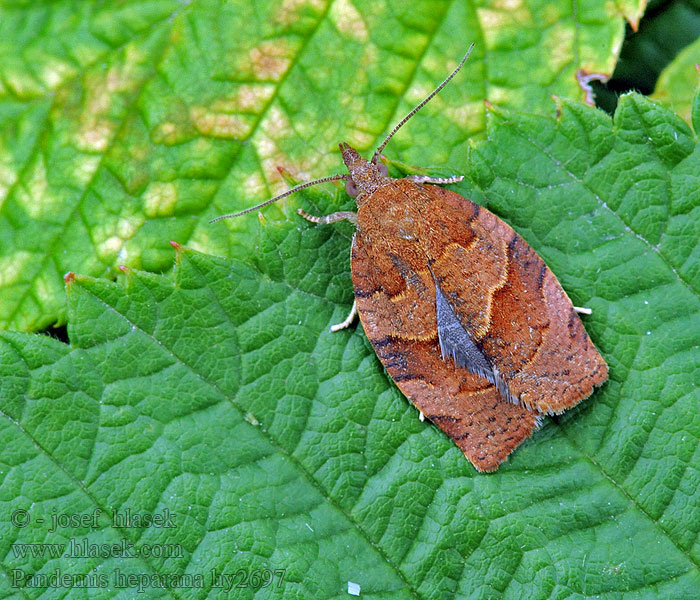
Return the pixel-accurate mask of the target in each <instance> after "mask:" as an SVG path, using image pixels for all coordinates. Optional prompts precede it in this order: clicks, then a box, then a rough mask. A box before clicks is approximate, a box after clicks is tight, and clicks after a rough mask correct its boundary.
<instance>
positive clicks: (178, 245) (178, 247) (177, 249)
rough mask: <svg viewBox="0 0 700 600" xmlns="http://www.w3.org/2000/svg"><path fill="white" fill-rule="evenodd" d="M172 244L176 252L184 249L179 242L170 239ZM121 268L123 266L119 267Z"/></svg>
mask: <svg viewBox="0 0 700 600" xmlns="http://www.w3.org/2000/svg"><path fill="white" fill-rule="evenodd" d="M170 245H171V246H172V247H173V248H175V251H176V252H180V250H182V246H181V245H180V244H178V243H177V242H174V241H173V240H170ZM119 268H120V269H121V267H119Z"/></svg>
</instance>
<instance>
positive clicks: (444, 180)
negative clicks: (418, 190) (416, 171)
mask: <svg viewBox="0 0 700 600" xmlns="http://www.w3.org/2000/svg"><path fill="white" fill-rule="evenodd" d="M407 179H410V180H411V181H412V182H413V183H439V184H441V185H445V184H449V183H459V182H460V181H462V179H464V175H455V176H454V177H428V176H427V175H411V176H410V177H407Z"/></svg>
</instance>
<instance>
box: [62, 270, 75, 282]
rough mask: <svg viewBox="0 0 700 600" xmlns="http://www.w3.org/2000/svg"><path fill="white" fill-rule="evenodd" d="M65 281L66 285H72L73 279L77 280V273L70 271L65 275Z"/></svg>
mask: <svg viewBox="0 0 700 600" xmlns="http://www.w3.org/2000/svg"><path fill="white" fill-rule="evenodd" d="M63 281H64V282H65V283H66V285H70V284H71V283H73V281H75V273H73V272H72V271H68V273H66V274H65V275H64V276H63Z"/></svg>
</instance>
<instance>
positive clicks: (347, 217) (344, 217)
mask: <svg viewBox="0 0 700 600" xmlns="http://www.w3.org/2000/svg"><path fill="white" fill-rule="evenodd" d="M297 212H298V213H299V214H300V215H301V216H302V217H304V218H305V219H306V220H307V221H311V222H312V223H319V224H323V225H328V224H329V223H337V222H338V221H350V222H351V223H357V213H354V212H351V211H348V210H346V211H341V212H337V213H332V214H330V215H327V216H325V217H316V216H314V215H310V214H309V213H307V212H306V211H305V210H302V209H301V208H300V209H299V210H297Z"/></svg>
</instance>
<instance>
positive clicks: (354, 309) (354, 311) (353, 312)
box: [331, 300, 357, 333]
mask: <svg viewBox="0 0 700 600" xmlns="http://www.w3.org/2000/svg"><path fill="white" fill-rule="evenodd" d="M356 316H357V302H356V301H355V300H353V301H352V308H351V309H350V314H349V315H348V316H347V317H346V318H345V321H343V322H342V323H338V324H337V325H332V326H331V333H335V332H336V331H340V330H341V329H347V328H348V327H350V325H352V322H353V321H354V320H355V317H356Z"/></svg>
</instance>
